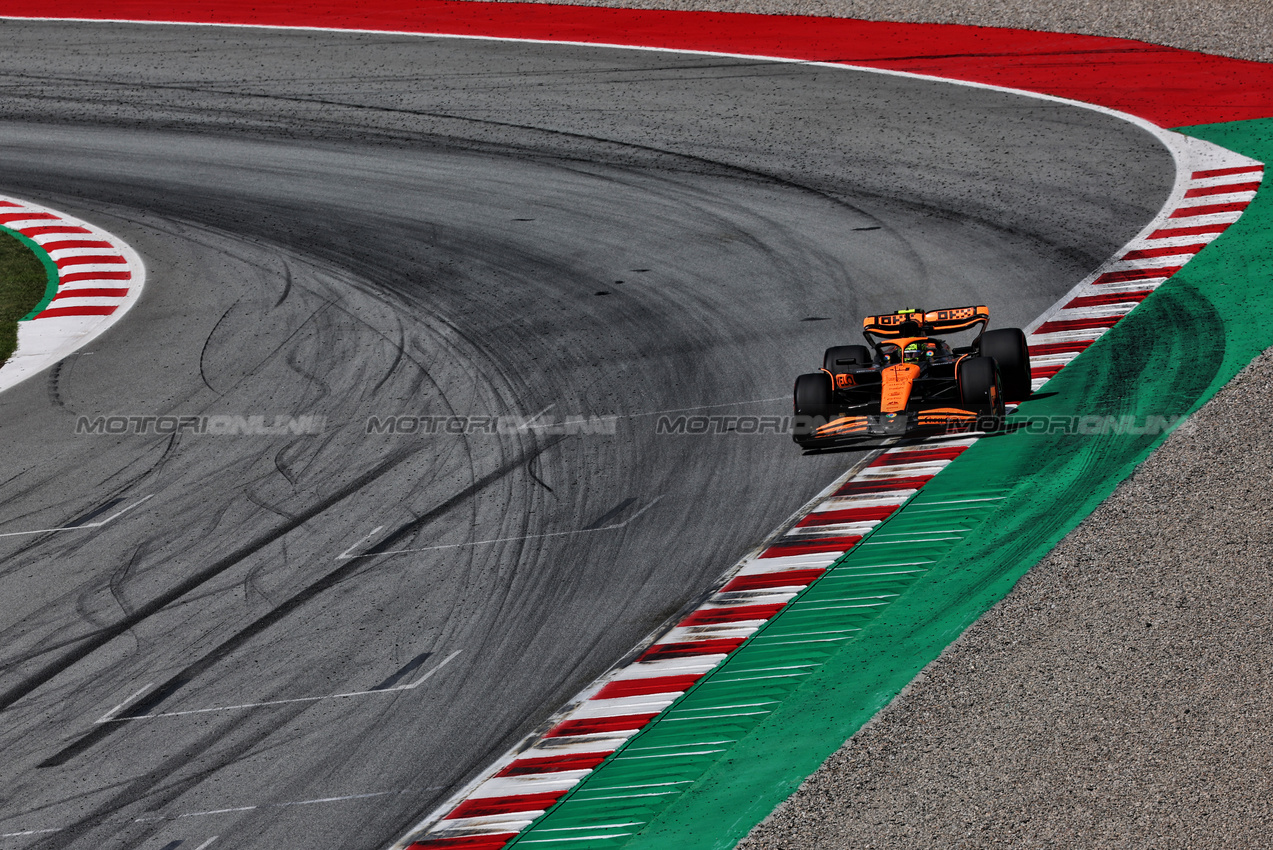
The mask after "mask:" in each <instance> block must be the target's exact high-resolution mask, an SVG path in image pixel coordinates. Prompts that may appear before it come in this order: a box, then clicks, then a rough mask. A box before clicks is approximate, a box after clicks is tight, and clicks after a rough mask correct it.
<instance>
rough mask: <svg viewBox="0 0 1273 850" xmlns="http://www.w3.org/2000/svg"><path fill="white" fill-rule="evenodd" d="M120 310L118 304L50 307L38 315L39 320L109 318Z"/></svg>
mask: <svg viewBox="0 0 1273 850" xmlns="http://www.w3.org/2000/svg"><path fill="white" fill-rule="evenodd" d="M118 309H119V305H118V304H110V305H106V306H101V307H96V306H95V307H50V308H49V309H47V310H43V311H41V312H40V313H37V314H36V317H35V318H37V319H64V318H66V317H68V316H109V315H110V314H111V313H114V312H115V311H116V310H118Z"/></svg>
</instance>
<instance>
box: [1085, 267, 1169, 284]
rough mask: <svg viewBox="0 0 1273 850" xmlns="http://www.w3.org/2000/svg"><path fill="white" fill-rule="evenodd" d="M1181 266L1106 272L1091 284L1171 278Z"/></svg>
mask: <svg viewBox="0 0 1273 850" xmlns="http://www.w3.org/2000/svg"><path fill="white" fill-rule="evenodd" d="M1182 268H1184V267H1183V266H1157V267H1155V268H1152V269H1123V270H1122V271H1117V272H1106V273H1105V274H1103V275H1101V276H1100V277H1098V278H1097V279H1096V280H1094V281H1092V283H1093V284H1096V285H1097V286H1100V285H1102V284H1107V283H1128V282H1129V281H1133V280H1153V279H1154V278H1159V277H1171V276H1172V275H1173V274H1175V273H1176V272H1178V271H1180V270H1181V269H1182Z"/></svg>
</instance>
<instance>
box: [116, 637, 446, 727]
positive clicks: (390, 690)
mask: <svg viewBox="0 0 1273 850" xmlns="http://www.w3.org/2000/svg"><path fill="white" fill-rule="evenodd" d="M462 651H463V650H460V649H457V650H455V652H452V653H451V654H450V655H448V656H447V657H446V658H443V659H442V660H441V661H439V662H438V663H437V664H435V665H434V666H433V667H432V668H431V669H430V670H429V672H427V673H425V674H424V675H423V676H421V677H420V678H418V679H416V680H415V681H414V682H411V683H410V684H407V685H397V686H395V687H392V688H376V689H373V690H369V691H347V692H345V693H343V694H326V695H324V696H321V697H293V698H292V699H272V700H265V701H264V702H245V703H240V704H238V705H219V706H214V707H213V708H191V709H187V710H185V711H161V712H156V713H154V714H139V715H136V716H135V717H115V716H113V715H114V714H115V712H117V711H118V710H119V709H121V708H123V704H121V705H119V706H116V708H114V709H112V710H111V711H110V712H108V714H107V715H103V717H102V718H101V719H100V720H98V721H97V722H98V723H123V722H125V721H131V720H153V719H155V718H159V717H185V716H187V715H190V714H211V713H213V712H217V711H242V710H243V709H247V708H262V707H265V706H270V705H289V704H292V703H298V702H322V701H323V700H329V699H348V698H350V697H364V696H370V695H372V694H393V693H399V692H401V691H412V690H415V689H416V688H418V687H420V685H422V684H423V683H424V682H425V681H426V680H428V679H429V678H430V677H431V676H433V674H434V673H437V672H438V671H439V670H441V669H442V668H443V667H445V666H446V665H448V664H450V663H451V661H452V660H454V659H455V657H456V656H457V655H459V654H460V653H461V652H462ZM146 687H147V688H149V687H150V686H149V685H147V686H146ZM142 690H145V688H143V689H142ZM138 693H141V691H138ZM134 696H136V695H134ZM126 702H127V701H125V703H126Z"/></svg>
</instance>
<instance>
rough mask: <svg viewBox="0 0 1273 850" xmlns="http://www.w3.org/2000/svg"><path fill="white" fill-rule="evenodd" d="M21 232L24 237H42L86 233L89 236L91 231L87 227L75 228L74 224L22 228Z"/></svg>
mask: <svg viewBox="0 0 1273 850" xmlns="http://www.w3.org/2000/svg"><path fill="white" fill-rule="evenodd" d="M22 232H23V234H25V235H27V236H44V235H46V234H49V233H88V234H91V233H92V232H93V231H91V230H89V229H88V228H87V227H77V226H76V225H74V224H55V225H52V226H47V225H46V226H41V227H24V228H22Z"/></svg>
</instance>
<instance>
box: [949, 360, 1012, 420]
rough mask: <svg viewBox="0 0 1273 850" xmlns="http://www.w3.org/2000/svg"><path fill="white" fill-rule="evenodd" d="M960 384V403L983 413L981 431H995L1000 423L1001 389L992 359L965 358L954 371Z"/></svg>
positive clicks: (995, 365) (996, 369) (997, 370)
mask: <svg viewBox="0 0 1273 850" xmlns="http://www.w3.org/2000/svg"><path fill="white" fill-rule="evenodd" d="M955 379H956V380H957V381H958V383H959V400H960V401H961V402H963V403H964V405H965V406H966V407H972V408H979V409H980V410H981V411H983V412H982V416H981V418H980V419H979V420H978V426H979V427H980V428H981V430H983V431H997V430H999V428H1000V427H1001V426H1002V424H1003V415H1004V408H1003V390H1002V388H1001V387H1000V379H999V367H998V364H997V363H996V362H995V359H994V358H993V357H965V358H964V359H962V360H960V361H959V366H958V367H957V369H956V371H955Z"/></svg>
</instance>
